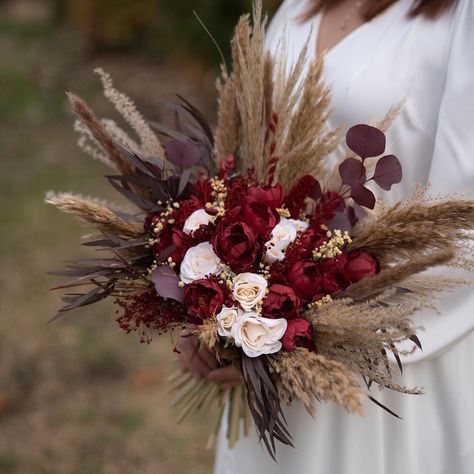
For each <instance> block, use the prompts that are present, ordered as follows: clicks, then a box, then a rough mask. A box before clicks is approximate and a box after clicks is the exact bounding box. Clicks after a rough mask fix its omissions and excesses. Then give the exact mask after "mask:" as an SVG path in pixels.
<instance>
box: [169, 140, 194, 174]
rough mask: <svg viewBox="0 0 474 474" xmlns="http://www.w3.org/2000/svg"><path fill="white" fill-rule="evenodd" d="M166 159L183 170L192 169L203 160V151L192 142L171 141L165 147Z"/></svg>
mask: <svg viewBox="0 0 474 474" xmlns="http://www.w3.org/2000/svg"><path fill="white" fill-rule="evenodd" d="M165 156H166V159H167V160H168V161H169V162H170V163H172V164H174V165H176V166H180V167H181V168H190V167H191V166H194V165H195V164H196V163H198V162H199V160H200V159H201V150H200V149H199V147H198V146H197V145H196V144H195V143H192V142H187V141H183V140H171V141H170V142H168V143H167V144H166V145H165Z"/></svg>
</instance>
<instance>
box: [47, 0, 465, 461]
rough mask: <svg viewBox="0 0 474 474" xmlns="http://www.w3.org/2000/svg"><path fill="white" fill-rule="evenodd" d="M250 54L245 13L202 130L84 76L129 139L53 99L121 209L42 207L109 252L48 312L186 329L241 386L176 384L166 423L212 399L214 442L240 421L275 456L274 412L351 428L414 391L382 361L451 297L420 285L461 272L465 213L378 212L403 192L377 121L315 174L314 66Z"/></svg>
mask: <svg viewBox="0 0 474 474" xmlns="http://www.w3.org/2000/svg"><path fill="white" fill-rule="evenodd" d="M264 39H265V20H264V19H262V16H261V5H260V2H256V5H255V7H254V14H253V24H251V23H250V19H249V17H248V16H244V17H243V18H242V19H241V21H240V22H239V24H238V25H237V28H236V31H235V36H234V39H233V42H232V53H233V70H232V71H231V72H229V71H228V70H227V68H226V67H225V66H223V67H222V75H221V78H220V79H219V81H218V84H217V90H218V102H219V103H218V120H217V127H216V128H215V130H214V132H213V131H212V129H211V127H210V126H209V125H208V123H207V122H206V120H205V119H204V117H203V116H202V114H201V113H200V112H199V111H198V110H197V109H196V108H195V107H194V106H193V105H191V104H190V103H189V102H187V101H186V100H185V99H182V98H180V103H179V104H178V105H177V106H176V108H175V109H174V114H173V118H174V126H173V127H167V126H165V125H163V124H157V123H148V122H147V121H145V120H144V118H143V117H142V115H140V114H139V113H138V112H137V110H136V109H135V106H134V104H133V102H132V101H131V100H130V99H129V98H128V97H127V96H126V95H124V94H122V93H120V92H119V91H117V90H116V89H115V88H114V86H113V84H112V81H111V78H110V77H109V76H108V75H107V74H106V73H105V72H103V71H102V70H98V73H99V74H100V75H101V78H102V81H103V85H104V90H105V95H106V97H107V98H109V99H110V100H111V102H112V103H113V104H114V105H115V107H116V109H117V110H118V111H119V112H120V113H121V114H122V116H123V117H124V118H125V120H126V121H127V122H128V123H129V124H130V125H131V127H132V129H133V130H134V131H135V132H136V135H137V137H138V138H139V141H137V140H134V139H132V138H131V137H130V136H129V135H127V133H126V132H125V131H124V130H122V129H120V128H119V127H118V126H117V125H116V124H115V123H114V122H112V121H110V120H99V119H98V118H97V117H96V116H95V115H94V113H93V112H92V111H91V110H90V109H89V107H88V106H87V105H86V104H85V103H84V101H82V100H81V99H80V98H78V97H77V96H75V95H73V94H70V96H69V97H70V100H71V103H72V107H73V110H74V111H75V113H76V114H77V115H78V122H77V124H76V129H77V130H78V131H79V133H80V135H81V139H80V145H81V146H82V148H83V149H84V150H86V151H88V152H89V153H91V154H92V155H93V156H95V157H98V158H100V159H102V160H103V161H105V162H106V163H107V164H108V165H110V166H111V167H112V168H113V169H114V172H112V174H111V175H110V176H108V181H109V183H110V184H111V185H112V186H113V187H114V188H115V189H116V190H117V191H118V192H119V193H120V194H121V195H123V196H124V197H125V198H126V199H127V200H128V201H129V202H130V203H131V205H132V206H133V207H132V208H129V209H120V210H119V209H117V208H113V207H111V206H107V205H105V204H104V203H102V202H99V201H95V200H90V199H84V198H82V197H80V196H77V195H73V194H69V193H60V194H51V195H50V196H48V198H47V201H48V202H49V203H51V204H54V205H55V206H57V207H59V208H60V209H61V210H64V211H66V212H69V213H72V214H75V215H77V216H78V217H80V218H82V219H84V220H86V221H87V222H89V223H91V224H94V225H95V227H96V229H97V237H94V238H92V240H90V241H88V242H87V243H86V244H85V245H87V246H90V247H97V248H98V249H99V250H107V251H109V254H110V257H109V258H94V259H89V260H82V261H78V262H74V263H71V264H70V265H69V269H68V270H67V271H65V272H56V274H60V275H65V276H69V277H73V280H72V281H70V282H68V283H67V284H65V285H63V286H61V288H68V289H70V288H87V289H86V290H85V291H77V290H74V291H72V292H71V293H69V294H67V295H66V296H65V297H64V301H65V306H64V308H63V309H61V311H60V313H59V314H63V313H64V312H66V311H70V310H72V309H75V308H78V307H80V306H85V305H88V304H91V303H96V302H98V301H100V300H103V299H105V298H107V297H111V298H114V300H115V302H116V304H117V308H118V311H117V312H118V317H117V321H118V323H119V325H120V327H121V328H122V329H124V330H125V331H127V332H138V333H139V335H140V338H141V340H142V341H146V342H149V341H150V339H151V336H152V335H153V333H156V334H161V333H164V332H167V331H170V330H173V329H181V328H184V327H186V328H188V329H189V328H190V330H191V331H192V334H194V335H195V336H196V337H197V338H198V340H199V343H200V344H201V345H203V346H205V347H206V348H207V349H209V350H210V351H212V352H213V353H214V354H215V356H216V360H217V361H218V362H219V363H220V364H222V365H229V364H234V365H235V366H236V367H238V368H239V370H240V371H241V373H242V379H243V382H244V383H243V386H242V387H238V388H235V389H233V390H227V391H225V390H221V389H219V388H218V387H217V386H216V385H214V384H212V383H211V382H208V381H206V380H201V381H195V380H194V379H193V378H192V377H191V376H190V375H189V374H187V373H184V374H183V373H178V374H177V375H175V376H173V377H172V378H171V379H170V384H171V386H172V387H173V388H174V389H175V390H177V391H178V393H179V396H178V397H177V400H176V402H177V403H178V404H179V405H181V414H180V418H184V417H185V416H186V415H188V414H190V413H193V412H195V411H196V410H199V409H205V408H206V407H208V406H209V405H211V404H212V403H213V402H214V401H216V400H218V401H221V402H222V401H223V400H228V401H229V403H228V410H227V411H226V413H227V414H228V417H229V423H228V425H229V429H228V438H229V442H230V443H231V444H233V443H235V441H236V440H237V439H238V437H239V429H240V425H241V420H243V421H244V428H245V430H247V429H248V428H249V422H250V417H251V418H252V419H253V422H254V425H255V428H256V429H257V432H258V434H259V437H260V439H261V440H262V441H263V442H264V444H265V446H266V447H267V449H268V451H269V453H270V454H271V455H272V456H275V449H276V447H275V440H278V441H280V442H282V443H284V444H291V435H290V433H289V432H288V430H287V427H286V423H285V419H284V416H283V413H282V408H283V406H284V405H285V404H288V403H291V402H292V401H293V400H300V401H301V402H302V403H303V404H304V405H305V406H306V408H307V410H308V411H309V412H310V413H311V414H313V412H314V400H315V399H316V398H317V399H320V400H331V401H334V402H336V403H339V404H341V405H342V406H344V407H345V408H346V409H347V410H349V411H351V412H356V413H361V412H362V409H363V403H364V399H366V398H367V397H369V398H370V399H371V400H372V401H374V402H375V403H377V404H379V402H377V401H376V400H375V399H374V398H373V397H372V396H371V394H370V389H371V386H372V385H374V384H375V385H378V386H379V387H382V388H383V387H386V388H390V389H394V390H398V391H400V392H404V393H410V394H416V393H420V390H419V389H418V388H413V389H411V388H406V387H402V386H398V385H396V384H395V382H394V381H393V376H394V367H393V364H392V361H396V362H398V365H399V366H400V369H401V359H400V355H401V353H402V351H401V349H400V346H399V344H400V343H402V342H404V341H409V340H411V341H412V342H413V349H410V350H415V349H416V346H419V347H420V348H421V345H420V341H419V339H418V337H417V336H416V332H417V328H416V327H414V325H413V323H412V322H411V316H413V315H414V314H415V313H416V312H417V311H419V310H420V309H422V308H424V307H432V306H433V303H434V300H435V297H436V296H438V297H439V295H440V292H441V290H444V289H446V288H450V287H453V286H456V285H460V284H463V281H461V280H456V279H452V278H451V279H449V278H447V277H445V276H443V277H436V276H433V275H432V274H425V273H422V272H423V271H424V270H427V269H429V268H431V267H434V266H437V265H443V264H448V263H449V264H451V265H454V266H459V267H463V268H469V267H470V266H472V258H471V257H472V248H470V247H469V239H470V238H471V237H470V235H469V231H472V229H473V228H474V202H472V201H468V200H463V199H461V198H457V197H449V198H436V199H435V198H429V197H428V195H427V192H426V190H423V189H418V190H416V191H415V193H414V195H413V197H412V198H411V199H409V200H407V201H406V202H403V203H398V204H396V205H394V206H387V205H384V204H383V203H382V202H380V201H379V202H377V200H376V198H375V195H374V193H373V191H372V190H371V187H372V189H373V188H374V187H376V186H378V187H380V188H382V189H384V190H387V191H388V190H390V189H391V187H392V186H393V185H395V184H397V183H399V182H400V180H401V179H402V170H401V165H400V162H399V161H398V159H397V158H396V157H395V156H394V155H391V154H385V148H386V140H385V135H384V133H383V132H382V130H381V129H384V128H386V126H387V123H388V121H389V120H388V119H387V120H385V123H384V122H382V123H380V124H379V128H377V127H374V126H370V125H365V124H359V125H356V126H354V127H352V128H351V129H350V130H349V131H348V132H347V135H346V145H347V148H346V150H347V154H344V155H342V156H341V159H340V160H339V162H338V163H337V164H336V165H335V166H334V165H333V166H329V164H328V157H329V156H330V155H332V156H334V152H335V150H336V148H337V147H338V146H339V145H340V143H339V141H338V140H337V138H336V137H337V134H336V133H335V132H333V131H330V130H328V129H327V128H326V125H325V124H326V118H327V109H328V103H329V96H328V92H327V90H326V89H325V87H324V85H323V83H322V79H321V76H322V63H321V61H320V60H315V61H312V62H308V61H307V58H306V53H307V51H306V50H305V51H303V52H302V53H301V55H300V57H299V58H298V59H297V61H296V63H295V64H293V65H290V64H289V63H288V61H287V60H286V58H285V54H284V53H285V46H284V42H282V47H281V55H280V56H278V57H277V58H272V56H270V54H269V53H267V52H266V50H265V47H264ZM361 382H362V383H361ZM364 382H365V383H364ZM381 406H382V405H381ZM382 408H385V409H387V410H389V409H388V408H387V407H383V406H382ZM249 415H250V417H249Z"/></svg>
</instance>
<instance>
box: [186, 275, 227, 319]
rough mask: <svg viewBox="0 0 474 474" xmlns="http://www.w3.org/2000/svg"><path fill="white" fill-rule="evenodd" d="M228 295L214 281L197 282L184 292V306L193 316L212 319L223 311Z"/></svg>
mask: <svg viewBox="0 0 474 474" xmlns="http://www.w3.org/2000/svg"><path fill="white" fill-rule="evenodd" d="M225 298H226V294H225V292H224V290H223V288H222V287H221V286H220V285H219V284H218V283H217V282H216V281H214V280H196V281H194V282H193V283H191V284H190V285H188V286H187V287H186V289H185V290H184V305H185V306H186V307H187V309H188V311H189V313H190V314H191V315H193V316H199V317H201V318H202V319H207V318H210V317H211V316H212V315H214V314H216V313H218V312H219V311H220V310H221V309H222V305H223V304H224V301H225Z"/></svg>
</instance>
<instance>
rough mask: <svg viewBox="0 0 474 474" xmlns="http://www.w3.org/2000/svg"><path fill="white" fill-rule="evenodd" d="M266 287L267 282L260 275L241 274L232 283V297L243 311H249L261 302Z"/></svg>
mask: <svg viewBox="0 0 474 474" xmlns="http://www.w3.org/2000/svg"><path fill="white" fill-rule="evenodd" d="M267 286H268V283H267V280H265V278H263V277H262V276H261V275H257V274H256V273H241V274H240V275H237V276H236V277H235V278H234V281H233V283H232V296H233V297H234V299H235V300H236V301H238V302H239V303H240V305H241V306H242V308H244V310H246V311H250V310H251V309H253V308H255V306H256V305H257V303H258V302H260V301H262V300H263V298H264V297H265V291H266V289H267Z"/></svg>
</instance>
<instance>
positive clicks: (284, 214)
mask: <svg viewBox="0 0 474 474" xmlns="http://www.w3.org/2000/svg"><path fill="white" fill-rule="evenodd" d="M277 212H278V214H280V216H281V217H286V218H287V219H289V218H290V217H291V213H290V211H289V210H288V209H286V208H285V207H279V208H278V209H277Z"/></svg>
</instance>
